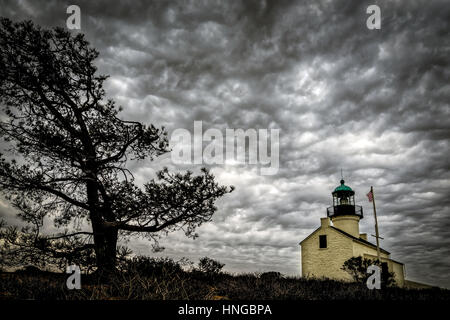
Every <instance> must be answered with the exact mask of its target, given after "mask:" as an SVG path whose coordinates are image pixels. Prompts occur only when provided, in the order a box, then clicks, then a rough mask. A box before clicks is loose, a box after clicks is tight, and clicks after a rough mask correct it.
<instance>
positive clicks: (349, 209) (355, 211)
mask: <svg viewBox="0 0 450 320" xmlns="http://www.w3.org/2000/svg"><path fill="white" fill-rule="evenodd" d="M344 215H356V216H359V217H360V218H361V219H362V218H363V208H362V207H361V206H356V205H355V206H353V205H346V204H341V205H337V206H333V207H329V208H327V217H328V218H332V217H336V216H344Z"/></svg>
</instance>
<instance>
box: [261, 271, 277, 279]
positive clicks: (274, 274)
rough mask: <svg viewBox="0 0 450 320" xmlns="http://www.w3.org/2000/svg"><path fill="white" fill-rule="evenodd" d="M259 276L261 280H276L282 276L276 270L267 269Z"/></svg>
mask: <svg viewBox="0 0 450 320" xmlns="http://www.w3.org/2000/svg"><path fill="white" fill-rule="evenodd" d="M259 278H260V279H262V280H276V279H280V278H282V275H281V273H279V272H276V271H269V272H264V273H262V274H261V275H260V276H259Z"/></svg>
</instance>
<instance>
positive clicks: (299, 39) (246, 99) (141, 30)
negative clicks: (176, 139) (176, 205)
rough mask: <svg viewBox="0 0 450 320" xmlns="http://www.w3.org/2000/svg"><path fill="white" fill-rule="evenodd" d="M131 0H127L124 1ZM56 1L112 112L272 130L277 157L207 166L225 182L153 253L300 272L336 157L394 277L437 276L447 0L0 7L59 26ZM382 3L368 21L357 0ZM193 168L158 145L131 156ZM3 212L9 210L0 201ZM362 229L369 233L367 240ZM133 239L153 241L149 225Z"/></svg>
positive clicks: (449, 254) (445, 154) (333, 182)
mask: <svg viewBox="0 0 450 320" xmlns="http://www.w3.org/2000/svg"><path fill="white" fill-rule="evenodd" d="M131 3H132V4H131ZM69 4H77V5H79V6H80V8H81V30H80V32H82V33H84V34H86V38H87V40H88V41H90V43H91V44H92V45H93V46H94V47H95V48H97V49H98V50H99V52H100V56H99V58H98V59H97V62H96V65H97V66H98V68H99V71H100V73H103V74H109V75H110V76H111V77H110V78H109V80H108V81H107V86H106V89H107V93H108V96H109V97H111V98H113V99H115V101H116V102H117V104H119V105H122V106H123V107H124V111H123V113H122V116H123V118H127V119H133V120H139V121H143V122H146V123H153V124H155V125H164V126H165V127H166V128H167V130H168V131H169V133H171V132H173V131H174V130H175V129H180V128H185V129H187V130H189V131H191V132H192V131H193V125H194V121H202V122H203V126H204V128H217V129H219V130H223V132H225V131H224V130H225V129H226V128H242V129H279V130H280V141H279V148H280V168H279V171H278V173H277V174H275V175H269V176H267V175H266V176H263V175H261V174H260V172H259V171H258V167H257V166H254V165H240V166H238V165H233V164H227V165H214V166H211V169H212V171H213V173H214V174H215V175H216V177H217V180H218V181H219V183H221V184H224V185H234V186H235V187H236V190H235V191H234V192H233V193H232V194H229V195H226V196H225V197H223V198H222V199H220V201H219V202H218V203H217V206H218V211H217V213H216V214H215V215H214V217H213V221H212V222H210V223H208V224H205V225H203V226H202V227H200V228H199V229H198V233H199V235H200V237H199V238H197V239H195V240H191V239H187V238H186V237H185V236H184V234H183V233H181V232H180V233H174V234H171V235H170V236H168V237H166V238H163V239H162V241H161V245H163V246H164V247H165V248H166V249H165V251H164V252H163V253H161V254H159V255H162V256H170V257H173V258H176V259H178V258H181V257H188V258H190V259H191V260H193V261H197V260H198V258H200V257H202V256H209V257H212V258H215V259H218V260H220V261H222V262H223V263H225V264H226V267H225V269H226V270H227V271H231V272H261V271H269V270H274V271H280V272H282V273H284V274H289V275H300V246H299V245H298V244H299V242H300V241H301V240H302V239H303V238H305V237H306V236H307V235H308V234H310V233H311V232H312V231H313V230H315V229H316V228H317V227H318V226H319V224H320V221H319V219H320V218H321V217H324V216H325V215H326V208H327V207H328V206H330V205H331V200H332V199H331V191H332V190H333V189H334V188H335V187H336V186H337V185H338V184H339V180H340V177H341V173H340V170H341V169H343V172H344V178H345V180H346V184H348V185H349V186H351V187H352V188H353V189H354V190H355V192H356V202H357V204H359V205H362V206H363V208H364V210H365V217H364V219H363V220H362V221H361V223H360V231H361V232H367V233H368V234H373V233H374V231H373V230H374V223H373V211H372V208H371V203H369V202H368V200H367V198H366V196H365V194H366V193H367V192H368V191H369V189H370V186H371V185H373V186H374V190H375V196H376V200H377V213H378V219H379V220H378V221H379V225H380V234H381V236H382V237H384V240H382V241H381V244H382V247H383V248H385V249H387V250H388V251H390V252H391V257H392V258H393V259H395V260H398V261H402V262H404V263H405V265H406V273H407V278H409V279H411V280H416V281H423V282H426V283H430V284H435V285H441V286H446V287H450V272H449V271H450V200H449V199H450V198H449V195H450V170H449V169H450V160H449V158H450V149H449V147H450V143H449V141H450V139H449V138H450V107H449V101H450V81H449V77H450V68H449V64H448V62H449V56H450V46H449V41H450V40H449V39H450V37H449V31H450V6H449V5H448V3H446V1H406V0H405V1H375V0H371V1H317V0H316V1H273V2H269V1H179V2H165V1H153V2H150V1H132V2H130V1H114V2H112V1H71V2H70V3H69V2H64V1H23V0H21V1H17V0H14V1H4V0H0V15H1V16H6V17H9V18H11V19H13V20H22V19H31V20H33V21H34V22H35V23H37V24H40V25H42V26H45V27H50V26H65V25H66V19H67V17H68V15H67V14H66V8H67V6H68V5H69ZM370 4H378V5H379V6H380V8H381V17H382V22H381V29H380V30H369V29H368V28H367V27H366V19H367V18H368V16H369V15H368V14H367V13H366V8H367V7H368V5H370ZM163 166H169V167H170V168H172V170H186V169H190V170H194V171H195V172H197V171H198V170H199V168H200V167H201V166H200V165H189V164H187V165H183V166H179V165H175V164H173V163H172V161H171V159H170V155H169V156H166V157H163V158H161V159H158V160H157V161H154V162H140V163H132V164H130V167H131V168H132V169H133V172H134V174H135V177H136V180H137V182H138V183H144V182H145V181H147V180H149V179H151V178H153V177H154V173H155V170H158V169H160V168H161V167H163ZM0 214H1V216H3V217H6V218H7V220H9V221H13V212H12V210H11V208H10V207H9V206H8V204H7V203H6V202H5V201H4V200H3V201H1V202H0ZM373 240H374V238H372V241H373ZM130 247H131V248H132V249H133V250H134V251H135V252H137V253H140V254H148V255H153V253H152V252H151V247H150V246H149V244H148V242H146V240H142V239H136V240H135V241H133V242H131V243H130Z"/></svg>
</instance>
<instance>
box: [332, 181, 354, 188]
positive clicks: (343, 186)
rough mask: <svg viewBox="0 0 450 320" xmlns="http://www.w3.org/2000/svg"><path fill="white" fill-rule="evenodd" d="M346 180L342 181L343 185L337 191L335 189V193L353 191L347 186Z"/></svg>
mask: <svg viewBox="0 0 450 320" xmlns="http://www.w3.org/2000/svg"><path fill="white" fill-rule="evenodd" d="M344 182H345V181H344V180H341V185H340V186H338V187H336V189H334V191H353V190H352V188H350V187H349V186H346V185H345V184H344Z"/></svg>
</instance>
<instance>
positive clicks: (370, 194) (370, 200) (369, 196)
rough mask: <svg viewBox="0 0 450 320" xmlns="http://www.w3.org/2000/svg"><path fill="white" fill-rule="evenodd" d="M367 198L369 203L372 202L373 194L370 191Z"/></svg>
mask: <svg viewBox="0 0 450 320" xmlns="http://www.w3.org/2000/svg"><path fill="white" fill-rule="evenodd" d="M367 198H369V202H372V201H373V193H372V190H370V191H369V193H368V194H367Z"/></svg>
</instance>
